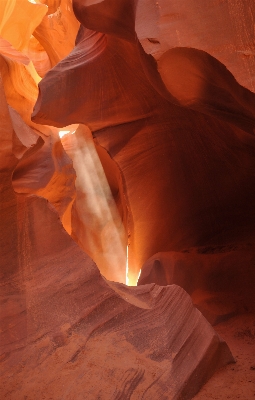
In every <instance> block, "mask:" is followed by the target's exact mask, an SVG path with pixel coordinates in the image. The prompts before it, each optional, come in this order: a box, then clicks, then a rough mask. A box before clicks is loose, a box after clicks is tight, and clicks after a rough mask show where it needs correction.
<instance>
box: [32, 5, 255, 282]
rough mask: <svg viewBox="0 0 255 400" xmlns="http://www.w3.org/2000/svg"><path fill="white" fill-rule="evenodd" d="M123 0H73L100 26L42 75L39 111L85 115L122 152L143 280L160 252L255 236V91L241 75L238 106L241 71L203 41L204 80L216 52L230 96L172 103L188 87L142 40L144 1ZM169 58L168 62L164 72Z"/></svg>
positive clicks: (68, 119) (84, 19) (65, 120)
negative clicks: (172, 87) (251, 103)
mask: <svg viewBox="0 0 255 400" xmlns="http://www.w3.org/2000/svg"><path fill="white" fill-rule="evenodd" d="M118 4H119V6H118V7H117V8H116V2H114V1H104V2H100V3H97V4H94V5H88V6H86V2H85V3H84V2H81V1H78V0H77V1H75V2H74V11H75V14H76V16H77V18H78V19H79V20H80V22H81V23H83V24H84V26H86V28H89V29H98V30H99V31H100V32H96V31H90V30H88V29H86V28H84V27H81V29H80V32H79V35H78V38H77V45H76V47H75V48H74V50H73V51H72V52H71V53H70V55H69V56H68V57H67V58H66V59H64V60H63V61H61V62H60V63H59V64H58V65H57V66H56V67H54V68H53V69H52V70H51V71H49V73H48V74H47V75H46V76H45V78H44V79H43V80H42V81H41V83H40V84H39V88H40V95H39V98H38V101H37V103H36V106H35V109H34V114H33V120H34V121H36V122H38V123H44V124H51V125H56V126H64V125H68V124H71V123H77V122H79V123H83V124H86V125H88V126H89V127H90V129H91V130H92V133H93V136H94V137H95V138H96V140H97V142H98V143H99V144H100V145H101V146H102V147H104V148H105V149H106V150H107V152H108V153H109V154H110V155H111V157H112V158H113V159H114V160H115V161H116V163H117V165H118V166H119V168H120V170H121V174H122V179H123V183H122V186H123V187H124V188H125V189H124V190H125V199H126V203H127V207H128V212H129V219H128V234H129V270H130V279H131V282H133V283H135V282H136V279H137V275H138V271H139V270H140V268H141V267H142V265H143V263H144V262H145V261H146V260H147V259H148V258H149V257H151V256H152V255H153V254H155V253H157V252H159V251H170V250H175V251H176V250H182V249H186V248H189V247H194V246H204V245H226V244H229V243H233V242H236V241H247V240H253V239H254V224H255V214H254V207H253V201H254V197H255V191H254V187H255V185H254V180H255V176H254V145H255V141H254V136H253V135H252V134H251V133H247V131H248V132H252V130H253V128H254V110H253V107H249V110H246V104H247V93H249V97H250V98H252V99H253V98H254V95H253V94H252V93H250V92H247V91H245V90H244V89H242V88H241V87H240V86H239V85H238V84H237V83H235V85H236V86H235V87H236V88H238V90H237V95H236V96H237V97H236V98H234V99H233V101H232V104H231V103H230V105H229V99H231V98H232V97H233V96H232V95H231V90H232V89H231V90H229V86H231V82H232V81H233V78H232V77H231V75H230V74H229V73H228V72H227V70H226V69H225V68H223V67H222V65H221V64H220V63H217V62H216V61H215V60H214V59H213V58H212V57H210V56H205V55H204V53H203V52H200V53H199V52H197V51H196V50H194V52H193V53H194V57H193V60H194V64H195V68H196V69H197V70H199V71H200V72H201V74H202V75H201V79H200V80H199V81H198V82H199V84H201V83H202V82H203V79H204V78H203V77H204V75H203V74H204V73H205V72H204V70H202V71H201V65H202V67H203V65H204V63H205V61H204V60H205V58H206V57H207V58H206V62H207V65H209V67H208V70H209V72H210V74H211V75H210V74H208V76H207V78H208V81H209V83H208V85H209V87H212V86H213V85H215V86H216V93H222V91H223V93H224V94H225V97H224V96H221V104H219V100H218V99H217V96H211V98H210V97H209V100H210V107H211V110H210V111H209V112H208V104H207V103H208V98H207V97H208V96H207V92H206V93H205V94H204V93H201V92H200V93H199V94H198V95H197V97H196V98H195V103H196V102H197V99H198V102H199V105H197V104H195V106H194V103H193V104H192V107H193V108H196V111H195V110H191V109H189V108H187V104H185V108H183V107H180V106H177V105H175V104H173V102H175V103H179V102H180V101H179V100H178V98H176V97H177V95H178V97H179V98H180V100H181V101H182V100H183V96H180V93H178V91H176V92H175V93H174V95H171V93H169V92H168V91H167V90H166V87H165V86H164V85H163V82H162V81H161V80H160V79H161V78H160V75H159V74H158V72H157V68H156V64H155V63H153V61H152V59H151V56H147V55H146V54H145V53H144V52H143V50H142V48H141V46H140V44H139V42H138V41H137V39H136V36H135V32H134V7H135V2H131V3H130V2H129V3H127V2H123V3H121V4H122V6H121V5H120V3H118ZM128 4H129V6H128ZM106 5H107V8H106ZM127 7H129V9H128V11H127ZM124 13H125V15H126V13H128V16H129V17H128V18H127V19H126V21H127V22H126V23H129V26H128V28H125V32H126V34H124V33H123V29H122V28H123V27H122V25H121V26H119V24H118V18H121V17H122V16H123V15H124ZM106 17H107V18H108V19H109V21H111V24H110V22H109V23H108V22H107V21H106ZM189 52H190V54H193V53H192V49H189ZM176 54H177V62H178V57H179V55H178V52H175V53H174V52H173V55H172V58H171V60H172V59H173V58H174V55H176ZM197 60H198V61H197ZM192 62H193V61H192ZM164 63H165V64H164ZM167 63H168V60H166V59H162V62H160V68H161V69H163V71H164V70H165V69H166V70H167V68H168V67H167V65H168V64H167ZM183 68H184V67H183ZM161 69H159V71H161ZM182 75H183V74H182ZM189 76H191V79H192V75H191V74H189ZM194 76H195V74H194ZM162 77H163V80H165V77H164V74H163V73H162ZM224 80H226V81H227V83H226V84H224V85H223V89H221V87H222V81H224ZM60 82H61V85H60ZM228 82H230V83H228ZM168 83H169V82H168V81H167V82H166V85H167V86H168ZM193 83H194V85H195V84H196V81H194V80H193ZM83 88H86V90H84V89H83ZM180 91H181V89H180ZM72 93H75V95H73V94H72ZM167 93H168V94H169V96H168V95H167ZM231 96H232V97H231ZM201 99H202V101H200V100H201ZM215 99H216V100H215ZM206 101H207V103H206ZM224 107H226V110H230V115H231V113H232V114H233V113H235V114H236V118H235V121H234V124H229V119H230V116H229V117H228V116H225V114H224V112H222V111H221V110H222V108H224ZM197 108H198V109H199V112H198V111H197ZM244 109H245V110H246V111H245V112H244ZM201 111H203V113H202V112H201ZM208 114H213V115H214V117H212V115H208ZM223 114H224V115H223ZM215 116H216V117H215ZM226 120H227V121H228V122H226ZM242 122H243V123H244V128H243V129H240V126H241V123H242ZM235 125H238V127H236V126H235Z"/></svg>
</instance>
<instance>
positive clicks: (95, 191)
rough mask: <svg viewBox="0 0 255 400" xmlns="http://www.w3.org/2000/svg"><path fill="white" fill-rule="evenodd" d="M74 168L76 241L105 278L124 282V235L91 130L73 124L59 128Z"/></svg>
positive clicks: (125, 254) (74, 224)
mask: <svg viewBox="0 0 255 400" xmlns="http://www.w3.org/2000/svg"><path fill="white" fill-rule="evenodd" d="M59 136H60V139H61V142H62V145H63V147H64V149H65V151H66V153H67V154H68V155H69V157H70V158H71V159H72V161H73V167H74V169H75V171H76V176H77V178H76V182H75V185H76V192H77V196H76V200H75V203H74V207H73V216H72V229H73V234H74V236H75V238H76V239H77V241H78V243H79V245H80V246H81V247H82V248H83V249H84V250H85V252H86V253H88V254H89V255H90V257H91V258H92V259H93V260H94V261H95V263H96V264H97V266H98V268H99V270H100V272H101V273H102V275H104V276H105V277H106V278H107V279H109V280H112V281H117V282H122V283H127V268H128V264H127V251H126V246H127V237H126V232H125V228H124V226H123V223H122V220H121V218H120V215H119V212H118V209H117V206H116V204H115V201H114V198H113V196H112V192H111V189H110V187H109V184H108V181H107V178H106V176H105V173H104V170H103V167H102V165H101V162H100V159H99V157H98V154H97V151H96V149H95V145H94V141H93V138H92V135H91V132H90V130H89V129H88V128H87V127H86V126H84V125H79V126H77V125H72V126H69V127H65V128H62V129H61V130H60V131H59Z"/></svg>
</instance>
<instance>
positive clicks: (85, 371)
mask: <svg viewBox="0 0 255 400" xmlns="http://www.w3.org/2000/svg"><path fill="white" fill-rule="evenodd" d="M0 104H1V117H3V118H1V131H0V134H1V140H2V144H3V146H2V147H1V170H0V173H1V178H2V179H1V181H0V190H1V203H0V205H1V208H0V213H1V214H0V222H1V224H3V228H4V229H5V230H4V229H1V231H0V232H1V238H0V239H1V303H2V306H1V320H0V322H1V329H0V332H1V333H0V335H1V338H0V350H1V354H0V357H1V371H0V374H1V377H0V383H1V396H2V397H3V398H5V399H12V400H14V399H17V398H23V397H25V398H27V399H31V400H32V399H34V398H35V397H36V396H37V397H38V393H40V396H41V394H42V395H43V396H45V397H46V398H53V399H68V398H70V397H73V398H79V397H82V398H86V399H87V398H88V399H89V398H91V399H94V398H98V397H99V396H101V397H102V398H105V399H108V398H110V397H112V398H115V399H117V398H120V397H121V398H123V399H124V398H128V397H130V396H134V397H137V396H142V395H145V396H149V397H150V398H156V397H158V398H164V397H165V398H176V399H178V398H183V397H185V398H187V399H189V398H191V397H192V396H193V395H194V394H195V393H196V392H197V391H198V390H199V388H200V387H201V385H202V384H203V383H204V382H205V381H206V380H207V379H208V378H209V377H210V376H211V374H212V373H213V372H214V371H215V370H216V369H217V368H218V367H220V366H222V365H224V364H226V363H229V362H232V361H233V358H232V355H231V353H230V351H229V349H228V347H227V345H226V344H225V342H222V341H221V339H220V338H219V336H218V335H217V334H215V332H214V331H213V329H212V328H211V326H210V325H209V324H208V322H207V321H206V320H205V319H204V318H203V316H202V315H201V313H200V312H199V311H197V310H196V309H195V308H194V306H193V305H192V303H191V300H190V298H189V296H188V295H187V294H186V292H185V291H184V290H183V289H181V288H180V287H178V286H175V285H173V286H169V287H167V288H162V287H159V286H157V285H155V284H152V285H146V286H143V287H141V288H139V287H137V288H128V287H126V286H124V285H121V284H117V283H113V282H109V284H108V282H107V281H106V280H105V279H103V278H102V276H101V275H100V274H99V271H98V269H97V268H96V265H95V264H94V263H93V262H92V260H91V259H90V258H89V257H88V256H87V255H86V254H85V253H84V252H83V251H82V250H81V249H80V248H79V246H78V245H77V244H76V243H75V242H74V241H73V240H72V238H71V237H70V236H69V235H68V234H67V233H66V232H65V231H64V230H63V228H62V226H61V224H60V222H59V218H58V215H57V213H56V212H55V211H54V209H53V208H52V207H51V206H50V205H49V203H48V202H47V201H46V200H45V199H42V198H38V197H37V196H26V195H15V193H14V191H13V188H12V184H11V175H12V171H13V169H14V168H15V165H16V164H17V162H18V159H17V158H15V157H14V156H13V153H12V135H13V131H12V124H11V119H10V117H9V114H8V107H7V104H6V101H5V97H4V93H3V91H1V103H0ZM1 228H2V226H1ZM6 228H7V230H6ZM8 228H9V230H8ZM148 321H149V323H148Z"/></svg>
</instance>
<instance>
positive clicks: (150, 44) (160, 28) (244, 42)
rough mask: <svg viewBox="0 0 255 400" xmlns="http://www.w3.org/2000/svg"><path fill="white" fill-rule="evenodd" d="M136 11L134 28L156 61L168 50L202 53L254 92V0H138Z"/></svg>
mask: <svg viewBox="0 0 255 400" xmlns="http://www.w3.org/2000/svg"><path fill="white" fill-rule="evenodd" d="M148 5H149V7H148ZM140 8H141V12H140V13H139V18H140V20H141V23H140V22H139V21H137V28H138V32H139V37H140V38H141V40H142V44H143V46H144V48H145V50H146V51H147V52H149V53H152V54H154V55H155V56H156V58H158V57H159V56H160V54H162V53H164V52H165V51H167V50H168V49H169V48H172V47H195V48H196V49H199V50H204V51H206V52H208V53H210V54H211V55H212V56H214V57H216V58H217V59H218V60H220V61H221V62H222V63H223V64H224V65H226V67H227V68H228V69H229V70H230V71H231V72H232V73H233V74H234V76H235V77H236V79H237V80H238V82H239V83H240V84H242V85H243V86H245V87H247V88H248V89H250V90H252V91H254V90H255V73H254V71H255V68H254V67H255V64H254V20H255V5H254V1H252V0H246V1H240V0H220V1H215V0H173V1H169V0H158V1H157V2H154V1H146V0H142V1H141V5H140ZM145 20H146V22H147V23H146V24H145V22H144V21H145ZM142 21H143V22H144V23H143V24H142ZM155 21H158V23H157V24H156V23H155ZM141 25H142V27H143V29H142V27H141ZM144 26H146V28H144ZM155 27H157V29H155Z"/></svg>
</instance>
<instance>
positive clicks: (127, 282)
mask: <svg viewBox="0 0 255 400" xmlns="http://www.w3.org/2000/svg"><path fill="white" fill-rule="evenodd" d="M126 285H129V278H128V246H127V260H126Z"/></svg>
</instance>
